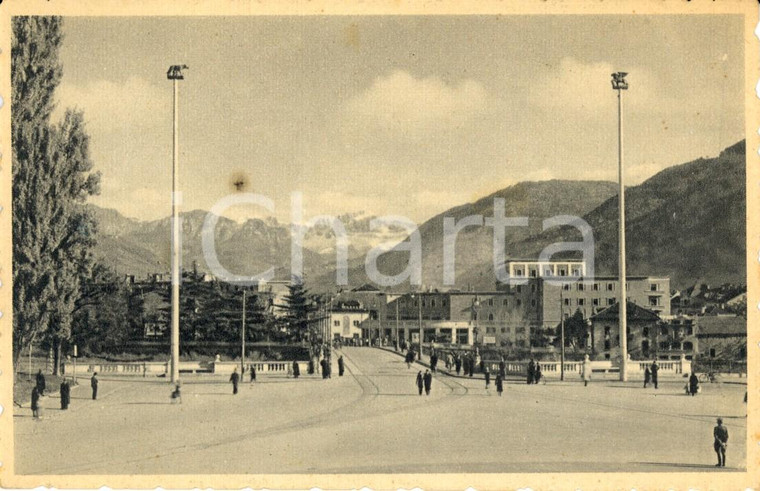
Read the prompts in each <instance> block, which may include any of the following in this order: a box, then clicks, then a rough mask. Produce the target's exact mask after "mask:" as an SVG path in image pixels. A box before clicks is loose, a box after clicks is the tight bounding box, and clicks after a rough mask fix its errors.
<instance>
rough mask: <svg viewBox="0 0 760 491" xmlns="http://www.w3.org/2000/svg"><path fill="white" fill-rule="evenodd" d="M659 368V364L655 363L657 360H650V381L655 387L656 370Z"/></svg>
mask: <svg viewBox="0 0 760 491" xmlns="http://www.w3.org/2000/svg"><path fill="white" fill-rule="evenodd" d="M659 370H660V365H658V364H657V360H654V361H653V362H652V367H651V372H652V383H653V384H654V388H655V389H656V388H657V372H658V371H659Z"/></svg>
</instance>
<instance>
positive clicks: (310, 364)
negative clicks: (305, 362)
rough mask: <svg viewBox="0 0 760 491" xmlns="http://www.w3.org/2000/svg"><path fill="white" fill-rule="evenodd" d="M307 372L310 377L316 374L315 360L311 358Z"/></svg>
mask: <svg viewBox="0 0 760 491" xmlns="http://www.w3.org/2000/svg"><path fill="white" fill-rule="evenodd" d="M307 372H308V373H309V375H313V374H314V359H313V358H309V368H308V369H307Z"/></svg>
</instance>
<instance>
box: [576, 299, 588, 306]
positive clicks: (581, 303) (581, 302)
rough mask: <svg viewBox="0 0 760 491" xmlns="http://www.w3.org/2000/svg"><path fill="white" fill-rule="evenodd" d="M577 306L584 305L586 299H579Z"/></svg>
mask: <svg viewBox="0 0 760 491" xmlns="http://www.w3.org/2000/svg"><path fill="white" fill-rule="evenodd" d="M578 305H586V299H585V298H579V299H578Z"/></svg>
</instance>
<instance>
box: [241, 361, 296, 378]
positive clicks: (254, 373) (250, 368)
mask: <svg viewBox="0 0 760 491" xmlns="http://www.w3.org/2000/svg"><path fill="white" fill-rule="evenodd" d="M249 370H250V373H251V383H253V382H255V381H256V366H255V365H254V364H253V363H251V366H250V367H249ZM294 370H295V367H294Z"/></svg>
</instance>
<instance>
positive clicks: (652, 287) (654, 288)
mask: <svg viewBox="0 0 760 491" xmlns="http://www.w3.org/2000/svg"><path fill="white" fill-rule="evenodd" d="M657 288H658V287H657V283H652V284H651V285H649V290H650V291H653V292H656V291H657Z"/></svg>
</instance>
